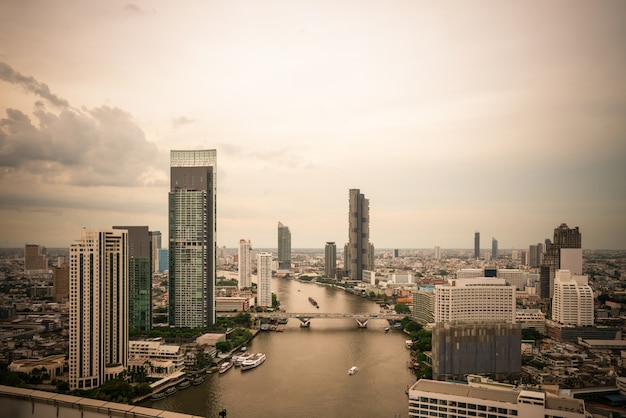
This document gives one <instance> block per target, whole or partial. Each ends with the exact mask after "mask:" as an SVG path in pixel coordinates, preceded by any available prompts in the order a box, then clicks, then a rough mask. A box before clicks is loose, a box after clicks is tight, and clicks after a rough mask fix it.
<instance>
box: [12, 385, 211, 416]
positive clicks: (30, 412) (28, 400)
mask: <svg viewBox="0 0 626 418" xmlns="http://www.w3.org/2000/svg"><path fill="white" fill-rule="evenodd" d="M0 411H1V413H0V415H2V416H3V417H11V418H57V417H63V418H105V417H107V418H108V417H133V418H154V417H161V418H200V417H195V416H193V415H187V414H180V413H177V412H170V411H163V410H160V409H152V408H145V407H141V406H134V405H126V404H121V403H115V402H106V401H98V400H95V399H87V398H79V397H77V396H69V395H60V394H58V393H51V392H43V391H39V390H31V389H23V388H14V387H11V386H2V385H0Z"/></svg>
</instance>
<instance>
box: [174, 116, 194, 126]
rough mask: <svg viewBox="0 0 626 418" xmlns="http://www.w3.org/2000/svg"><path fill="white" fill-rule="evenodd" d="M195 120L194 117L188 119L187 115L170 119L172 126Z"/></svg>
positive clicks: (186, 123)
mask: <svg viewBox="0 0 626 418" xmlns="http://www.w3.org/2000/svg"><path fill="white" fill-rule="evenodd" d="M195 121H196V120H195V119H189V118H188V117H187V116H179V117H177V118H174V119H172V127H173V128H178V127H179V126H182V125H188V124H190V123H194V122H195Z"/></svg>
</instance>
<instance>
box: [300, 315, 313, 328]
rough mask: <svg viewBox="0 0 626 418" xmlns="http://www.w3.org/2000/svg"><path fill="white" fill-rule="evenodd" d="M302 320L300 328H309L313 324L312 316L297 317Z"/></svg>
mask: <svg viewBox="0 0 626 418" xmlns="http://www.w3.org/2000/svg"><path fill="white" fill-rule="evenodd" d="M296 318H298V320H299V321H300V328H308V327H309V326H310V325H311V318H305V317H301V316H298V317H296Z"/></svg>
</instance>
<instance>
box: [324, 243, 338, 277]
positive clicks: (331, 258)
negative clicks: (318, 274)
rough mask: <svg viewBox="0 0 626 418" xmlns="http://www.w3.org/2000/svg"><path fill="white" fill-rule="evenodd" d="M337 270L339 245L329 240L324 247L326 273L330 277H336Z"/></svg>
mask: <svg viewBox="0 0 626 418" xmlns="http://www.w3.org/2000/svg"><path fill="white" fill-rule="evenodd" d="M336 272H337V245H335V243H334V242H327V243H326V248H324V274H325V275H326V277H328V278H329V279H334V278H335V274H336Z"/></svg>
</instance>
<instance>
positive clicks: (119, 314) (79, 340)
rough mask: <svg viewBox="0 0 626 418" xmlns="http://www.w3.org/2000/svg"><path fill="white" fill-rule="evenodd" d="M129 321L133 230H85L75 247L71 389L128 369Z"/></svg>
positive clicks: (87, 386) (72, 251) (72, 248)
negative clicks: (129, 241)
mask: <svg viewBox="0 0 626 418" xmlns="http://www.w3.org/2000/svg"><path fill="white" fill-rule="evenodd" d="M128 323H129V321H128V232H127V231H125V230H120V229H117V230H116V229H83V230H82V231H81V236H80V239H79V240H77V241H76V242H75V243H74V244H72V245H71V246H70V343H69V347H70V349H69V350H70V352H69V363H70V377H69V383H70V389H72V390H74V389H91V388H95V387H98V386H100V385H101V384H102V383H104V382H105V381H107V380H109V379H112V378H114V377H116V376H117V375H118V374H119V373H121V372H122V371H124V369H125V368H126V366H127V365H128V330H129V328H128Z"/></svg>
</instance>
